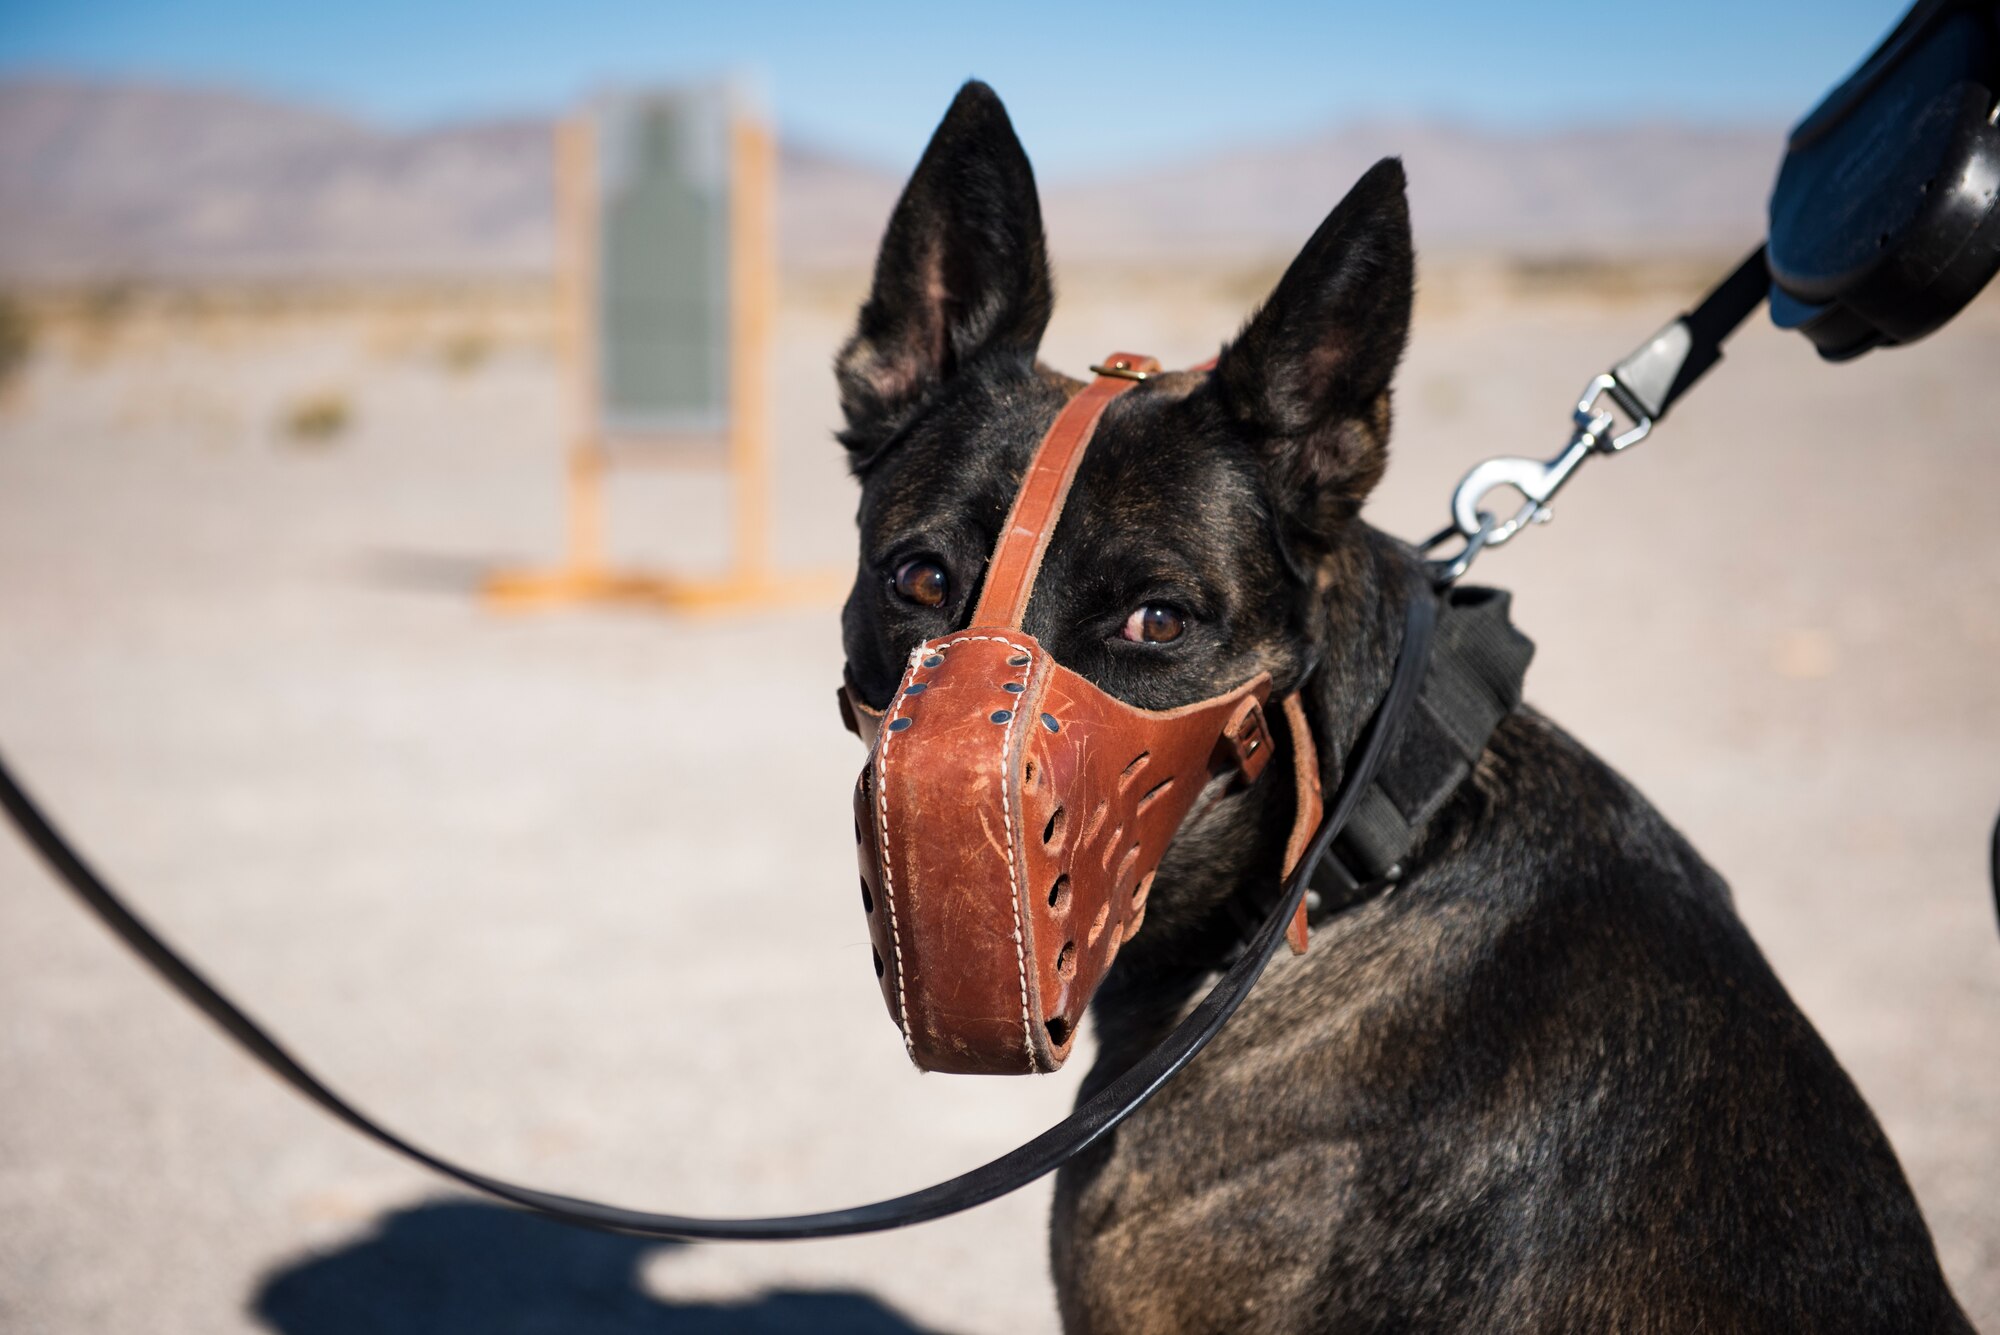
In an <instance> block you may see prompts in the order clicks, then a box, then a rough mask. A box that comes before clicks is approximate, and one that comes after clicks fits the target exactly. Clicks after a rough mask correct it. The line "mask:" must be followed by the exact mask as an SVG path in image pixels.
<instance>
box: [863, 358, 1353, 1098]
mask: <svg viewBox="0 0 2000 1335" xmlns="http://www.w3.org/2000/svg"><path fill="white" fill-rule="evenodd" d="M1094 369H1095V370H1097V372H1098V376H1097V379H1096V380H1094V381H1093V382H1092V383H1091V384H1090V385H1088V386H1087V387H1085V388H1084V389H1083V390H1082V391H1081V392H1080V393H1079V394H1077V395H1076V396H1075V397H1074V398H1073V399H1071V400H1070V402H1069V403H1068V405H1066V406H1065V407H1064V408H1063V410H1062V411H1061V412H1060V413H1059V414H1058V415H1057V417H1056V420H1055V422H1054V424H1053V425H1052V426H1051V427H1050V428H1049V430H1048V433H1047V434H1046V435H1045V436H1044V437H1043V439H1042V442H1041V444H1040V446H1039V447H1038V448H1037V450H1036V451H1035V455H1034V457H1033V459H1032V460H1031V461H1030V463H1029V465H1028V469H1027V472H1026V474H1025V475H1024V477H1023V480H1022V483H1021V488H1020V491H1019V492H1018V493H1017V494H1016V496H1015V498H1014V503H1013V505H1012V506H1011V507H1010V509H1009V511H1008V515H1007V519H1006V522H1005V523H1004V524H1003V526H1002V528H1001V533H1000V537H999V540H998V542H997V543H996V544H995V547H994V552H993V556H992V559H991V561H990V562H989V564H988V568H987V574H986V583H985V587H984V589H983V591H982V593H981V595H980V598H979V602H978V605H977V606H976V608H975V609H974V611H973V614H972V625H971V626H969V627H968V628H966V629H965V630H963V631H960V632H958V633H956V634H953V635H948V636H944V637H941V638H939V639H936V640H931V641H928V642H926V643H924V644H922V645H919V646H918V647H917V649H916V650H915V652H914V653H913V654H912V655H911V658H910V663H909V667H908V668H907V670H906V671H905V673H904V675H903V678H902V681H901V682H900V684H899V685H898V687H897V691H896V694H895V696H894V698H893V699H892V700H891V701H890V704H889V707H888V708H887V709H886V710H885V711H882V712H881V713H877V712H876V711H874V710H871V709H868V708H867V707H866V705H865V704H863V703H862V702H860V701H859V700H857V699H855V698H854V696H853V693H852V691H851V690H844V691H843V692H842V705H843V710H842V712H843V716H844V717H845V718H846V719H847V721H848V723H849V726H850V727H852V728H853V729H854V730H855V731H856V732H857V733H859V734H861V735H862V736H863V737H864V739H865V740H867V741H869V743H870V745H871V747H872V751H871V755H870V758H869V763H868V766H867V768H865V769H864V770H863V771H862V774H861V778H860V781H859V782H858V783H857V785H856V789H855V799H854V808H855V839H856V843H857V846H858V850H857V851H858V853H859V857H860V864H861V886H862V901H863V906H864V908H865V909H866V911H867V913H868V917H869V927H870V933H871V935H872V937H873V939H874V945H875V968H876V973H877V976H878V977H879V978H880V980H881V984H882V992H883V999H884V1001H885V1002H886V1003H887V1004H888V1007H889V1011H890V1014H891V1015H892V1016H893V1017H894V1018H895V1020H896V1022H897V1024H898V1025H899V1026H900V1027H901V1028H902V1030H903V1034H904V1039H905V1042H906V1044H907V1046H908V1048H909V1052H910V1057H911V1059H912V1060H913V1061H915V1062H916V1064H917V1065H919V1066H921V1067H923V1068H925V1069H927V1070H934V1071H956V1072H964V1073H990V1074H1007V1073H1016V1074H1019V1073H1027V1072H1033V1071H1053V1070H1055V1069H1057V1068H1058V1067H1060V1066H1061V1065H1062V1063H1063V1061H1064V1059H1065V1058H1067V1057H1068V1055H1069V1052H1070V1049H1071V1047H1072V1046H1073V1044H1074V1043H1075V1040H1076V1033H1077V1029H1078V1026H1079V1025H1080V1023H1081V1021H1082V1018H1083V1011H1084V1008H1085V1007H1086V1005H1087V1004H1088V1002H1089V1000H1090V996H1091V994H1092V993H1093V992H1094V991H1095V990H1096V988H1097V985H1098V984H1099V983H1100V982H1101V981H1102V980H1103V977H1104V974H1105V972H1106V971H1107V970H1108V969H1109V968H1110V966H1111V963H1112V961H1113V960H1114V959H1115V958H1116V956H1117V954H1118V950H1119V947H1120V946H1122V945H1123V944H1124V942H1125V941H1127V940H1129V939H1130V938H1131V936H1132V934H1133V933H1134V932H1136V931H1137V930H1138V929H1139V926H1140V924H1141V923H1142V922H1143V921H1144V919H1145V910H1146V900H1147V896H1148V894H1149V892H1150V891H1151V889H1152V885H1153V878H1154V874H1155V871H1156V869H1157V868H1158V866H1159V863H1160V860H1161V858H1162V857H1164V856H1165V854H1166V851H1167V847H1168V845H1169V844H1170V843H1171V841H1172V839H1173V837H1174V835H1175V833H1176V832H1177V831H1178V830H1179V828H1180V826H1181V824H1182V822H1183V821H1185V820H1186V819H1187V817H1188V816H1189V814H1190V813H1191V812H1192V811H1193V810H1194V809H1195V806H1196V803H1197V800H1198V799H1199V798H1200V797H1201V796H1202V794H1203V793H1204V792H1206V791H1207V790H1208V788H1209V785H1210V783H1211V781H1215V780H1227V781H1231V782H1235V783H1241V784H1249V783H1254V782H1255V781H1256V779H1257V777H1258V776H1259V775H1260V774H1261V773H1262V772H1263V769H1264V766H1265V762H1266V761H1267V760H1268V759H1269V757H1270V752H1271V749H1272V745H1271V737H1270V735H1269V732H1268V729H1267V724H1266V721H1265V712H1264V707H1265V703H1266V700H1267V698H1268V696H1269V694H1270V688H1271V682H1270V677H1269V675H1268V674H1265V673H1259V674H1257V675H1256V676H1255V677H1253V678H1251V679H1250V680H1249V681H1246V682H1244V683H1242V684H1241V685H1239V686H1237V687H1235V688H1233V689H1232V690H1229V691H1225V692H1223V693H1222V694H1221V695H1218V696H1214V697H1211V698H1210V699H1207V700H1201V701H1197V702H1195V703H1193V704H1189V705H1184V706H1181V707H1180V708H1177V709H1169V710H1146V709H1138V708H1135V707H1134V706H1132V705H1129V704H1126V703H1124V702H1123V701H1121V700H1117V699H1115V698H1114V697H1112V696H1111V695H1109V694H1107V693H1106V692H1105V691H1103V690H1101V689H1100V688H1098V687H1097V686H1096V685H1095V684H1094V683H1092V682H1090V681H1088V680H1087V679H1085V678H1083V677H1082V676H1079V675H1078V674H1077V673H1075V672H1072V671H1071V670H1069V669H1068V668H1066V667H1064V666H1063V665H1061V664H1060V663H1057V662H1056V661H1055V660H1054V658H1052V657H1051V656H1050V655H1049V653H1048V652H1047V650H1045V649H1044V648H1043V647H1042V646H1041V645H1040V644H1039V643H1038V642H1037V641H1036V640H1035V639H1034V637H1033V636H1030V635H1028V634H1027V633H1026V632H1025V631H1024V630H1022V629H1021V624H1022V620H1023V617H1024V614H1025V613H1026V611H1027V607H1028V602H1029V600H1030V599H1031V598H1032V596H1033V593H1034V586H1035V580H1036V578H1037V576H1038V575H1039V574H1040V571H1041V565H1042V559H1043V556H1044V555H1045V554H1046V552H1047V550H1048V543H1049V538H1050V535H1051V534H1052V533H1053V532H1054V530H1055V527H1056V523H1057V521H1058V520H1059V519H1060V518H1061V516H1062V510H1063V505H1064V502H1065V501H1066V500H1067V498H1068V495H1069V492H1070V488H1071V486H1072V485H1073V484H1074V482H1075V480H1076V474H1077V469H1078V467H1079V466H1080V464H1081V463H1082V460H1083V456H1084V453H1085V451H1086V450H1087V449H1088V447H1089V444H1090V441H1091V439H1092V437H1093V436H1094V434H1095V433H1096V430H1097V426H1098V423H1099V421H1100V420H1101V419H1102V417H1103V415H1104V411H1105V409H1106V408H1108V407H1109V406H1110V405H1111V403H1112V401H1113V400H1115V399H1116V398H1117V397H1118V396H1119V395H1121V394H1123V393H1125V392H1127V391H1128V390H1130V389H1132V388H1133V387H1134V386H1135V385H1137V384H1138V383H1140V382H1141V381H1143V380H1145V379H1147V378H1148V377H1150V376H1151V375H1153V374H1155V373H1157V371H1158V370H1159V363H1158V362H1156V361H1154V360H1153V359H1152V358H1150V357H1141V356H1137V355H1135V354H1130V353H1114V354H1113V355H1112V356H1111V357H1109V358H1107V359H1106V360H1105V361H1104V362H1103V363H1102V364H1100V365H1099V366H1098V367H1096V368H1094ZM1284 713H1285V716H1286V722H1287V724H1288V726H1289V729H1290V732H1291V737H1292V744H1293V749H1294V754H1295V757H1296V761H1295V773H1294V779H1295V782H1296V785H1297V790H1298V796H1297V801H1296V818H1295V822H1294V824H1295V830H1294V833H1293V836H1292V838H1291V839H1290V841H1289V842H1288V846H1287V849H1286V865H1285V870H1286V874H1287V875H1289V874H1290V871H1291V869H1292V867H1293V866H1294V865H1295V864H1296V862H1297V860H1298V858H1299V857H1300V856H1301V855H1302V854H1303V852H1304V850H1305V845H1306V841H1307V839H1308V838H1309V836H1310V834H1311V832H1312V831H1313V830H1314V829H1315V828H1317V826H1318V824H1319V817H1320V795H1319V765H1318V757H1317V752H1316V749H1315V748H1314V746H1313V742H1312V737H1311V732H1310V729H1309V728H1308V727H1307V726H1306V720H1305V713H1304V710H1303V708H1302V707H1301V706H1300V704H1299V702H1298V700H1297V697H1296V696H1294V697H1291V698H1288V699H1287V700H1286V702H1285V708H1284ZM1290 935H1291V940H1292V945H1293V949H1294V950H1301V951H1302V950H1303V949H1304V948H1305V922H1304V917H1303V910H1301V913H1300V915H1299V916H1298V917H1296V918H1295V920H1294V922H1293V925H1292V931H1291V933H1290Z"/></svg>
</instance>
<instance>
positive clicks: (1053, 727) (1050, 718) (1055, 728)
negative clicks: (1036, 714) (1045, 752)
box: [1042, 714, 1062, 732]
mask: <svg viewBox="0 0 2000 1335" xmlns="http://www.w3.org/2000/svg"><path fill="white" fill-rule="evenodd" d="M1042 726H1043V727H1044V728H1047V729H1048V730H1049V731H1050V732H1061V731H1062V724H1060V723H1058V722H1056V716H1055V715H1054V714H1044V715H1042Z"/></svg>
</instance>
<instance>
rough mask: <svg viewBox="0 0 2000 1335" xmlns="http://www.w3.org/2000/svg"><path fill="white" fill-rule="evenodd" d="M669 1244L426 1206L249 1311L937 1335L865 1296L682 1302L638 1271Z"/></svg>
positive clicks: (334, 1333)
mask: <svg viewBox="0 0 2000 1335" xmlns="http://www.w3.org/2000/svg"><path fill="white" fill-rule="evenodd" d="M674 1245H675V1244H672V1243H658V1242H646V1241H642V1240H640V1239H637V1238H626V1237H619V1236H616V1235H613V1234H609V1233H593V1232H590V1231H589V1230H586V1229H580V1228H571V1227H569V1226H567V1225H564V1224H558V1223H554V1222H552V1221H550V1220H546V1219H538V1218H536V1217H534V1216H532V1215H528V1214H523V1213H520V1212H518V1211H514V1210H508V1209H502V1208H500V1207H497V1206H490V1205H475V1204H469V1203H457V1202H452V1203H441V1204H436V1205H421V1206H417V1207H415V1208H414V1209H409V1210H399V1211H397V1212H395V1213H394V1214H390V1215H386V1216H384V1217H383V1219H382V1220H381V1222H380V1225H379V1227H378V1228H377V1229H376V1231H375V1232H373V1233H371V1234H370V1235H369V1236H367V1237H365V1238H363V1239H361V1240H360V1241H358V1242H355V1243H354V1244H352V1245H351V1246H347V1247H344V1248H342V1249H340V1250H339V1251H334V1252H328V1253H326V1254H324V1255H320V1256H315V1257H312V1258H310V1259H307V1260H303V1261H300V1262H299V1263H298V1264H296V1265H293V1266H289V1267H287V1268H285V1269H283V1270H279V1271H276V1272H275V1273H273V1274H272V1275H271V1276H270V1278H268V1279H267V1280H265V1282H264V1284H263V1286H262V1287H261V1288H260V1289H259V1290H258V1291H257V1294H256V1296H255V1298H253V1299H252V1300H251V1310H252V1311H253V1312H254V1313H255V1314H256V1315H257V1316H258V1317H260V1318H261V1319H262V1320H263V1321H264V1322H265V1323H266V1324H267V1325H269V1326H270V1327H271V1328H272V1329H273V1330H276V1331H278V1332H280V1333H281V1335H353V1332H357V1331H369V1332H372V1333H373V1335H445V1333H447V1332H456V1331H472V1332H479V1335H530V1333H531V1332H532V1333H533V1335H549V1333H551V1332H557V1331H560V1332H562V1333H563V1335H723V1332H729V1335H935V1332H929V1331H926V1330H925V1329H924V1328H922V1327H919V1326H916V1325H913V1324H912V1323H911V1322H909V1321H908V1320H906V1319H905V1318H904V1317H902V1316H901V1315H899V1314H898V1313H897V1312H896V1311H895V1310H894V1309H892V1308H890V1307H888V1306H887V1305H885V1304H884V1303H882V1302H881V1301H880V1300H879V1299H876V1298H873V1297H870V1296H869V1295H868V1294H865V1293H860V1292H856V1291H853V1290H844V1289H822V1290H792V1289H774V1290H771V1291H770V1292H768V1293H763V1294H760V1295H758V1296H756V1297H754V1298H748V1299H745V1300H743V1301H742V1302H726V1303H676V1302H668V1301H663V1300H661V1299H659V1298H657V1297H655V1296H654V1295H652V1294H650V1293H648V1292H646V1290H645V1288H644V1287H643V1286H642V1285H641V1283H640V1278H639V1267H640V1265H641V1263H643V1262H644V1261H645V1260H646V1259H647V1258H648V1257H649V1256H651V1255H652V1254H653V1253H655V1252H657V1251H659V1250H660V1249H661V1248H663V1247H671V1246H674Z"/></svg>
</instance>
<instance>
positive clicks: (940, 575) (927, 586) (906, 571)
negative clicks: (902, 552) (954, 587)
mask: <svg viewBox="0 0 2000 1335" xmlns="http://www.w3.org/2000/svg"><path fill="white" fill-rule="evenodd" d="M895 582H896V596H897V597H898V598H901V599H902V600H903V601H904V602H906V603H915V604H916V605H917V606H919V607H943V606H944V600H945V595H947V594H949V593H950V592H951V577H950V576H949V575H947V574H945V573H944V567H943V566H941V565H939V564H938V563H937V562H935V561H932V560H930V559H928V558H926V557H921V556H920V557H918V558H916V559H915V560H913V561H905V562H903V564H901V565H899V566H897V567H896V581H895Z"/></svg>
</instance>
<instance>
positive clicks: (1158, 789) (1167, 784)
mask: <svg viewBox="0 0 2000 1335" xmlns="http://www.w3.org/2000/svg"><path fill="white" fill-rule="evenodd" d="M1173 786H1174V780H1173V776H1172V775H1168V776H1167V777H1166V778H1164V779H1162V780H1160V781H1159V782H1158V783H1156V784H1154V785H1153V786H1152V787H1151V788H1148V789H1147V790H1146V795H1145V796H1144V797H1142V798H1140V799H1139V807H1138V809H1139V810H1140V811H1144V810H1145V809H1146V807H1147V804H1148V803H1150V802H1151V801H1152V800H1153V799H1154V798H1156V797H1158V796H1159V795H1160V794H1161V793H1164V792H1166V791H1167V789H1169V788H1171V787H1173Z"/></svg>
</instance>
